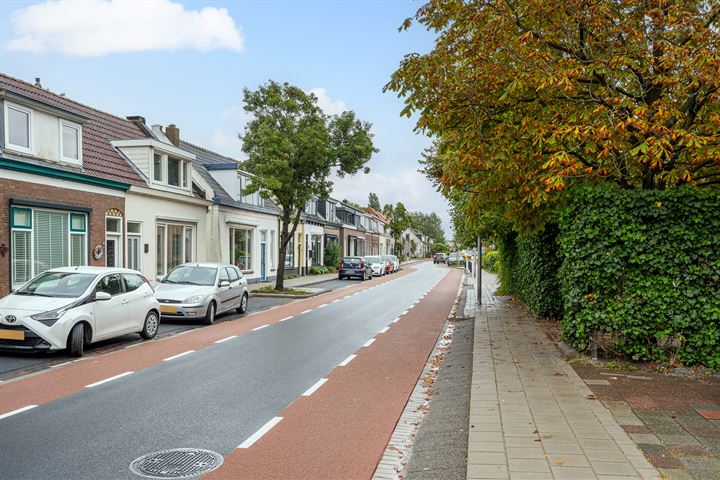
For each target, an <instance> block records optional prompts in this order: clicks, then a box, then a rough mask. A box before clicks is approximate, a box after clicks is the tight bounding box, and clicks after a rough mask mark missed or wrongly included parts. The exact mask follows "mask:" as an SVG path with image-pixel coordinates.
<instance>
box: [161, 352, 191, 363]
mask: <svg viewBox="0 0 720 480" xmlns="http://www.w3.org/2000/svg"><path fill="white" fill-rule="evenodd" d="M194 351H195V350H188V351H187V352H182V353H178V354H177V355H173V356H172V357H167V358H163V362H169V361H170V360H175V359H176V358H180V357H184V356H185V355H190V354H191V353H193V352H194Z"/></svg>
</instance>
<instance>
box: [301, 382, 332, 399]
mask: <svg viewBox="0 0 720 480" xmlns="http://www.w3.org/2000/svg"><path fill="white" fill-rule="evenodd" d="M327 380H328V379H327V378H321V379H320V380H318V381H317V382H315V385H313V386H312V387H310V388H308V389H307V390H305V393H303V394H302V396H303V397H309V396H310V395H312V394H313V393H315V391H316V390H317V389H318V388H320V387H322V386H323V384H324V383H325V382H327Z"/></svg>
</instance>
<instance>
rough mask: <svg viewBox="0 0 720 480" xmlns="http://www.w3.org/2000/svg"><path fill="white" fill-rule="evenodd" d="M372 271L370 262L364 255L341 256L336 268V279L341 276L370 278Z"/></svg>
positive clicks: (341, 277) (340, 278)
mask: <svg viewBox="0 0 720 480" xmlns="http://www.w3.org/2000/svg"><path fill="white" fill-rule="evenodd" d="M372 275H373V272H372V267H371V266H370V262H368V261H367V260H366V259H365V258H364V257H343V258H342V261H341V262H340V268H339V269H338V280H342V279H343V278H353V277H360V279H361V280H369V279H371V278H372Z"/></svg>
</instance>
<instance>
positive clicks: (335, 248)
mask: <svg viewBox="0 0 720 480" xmlns="http://www.w3.org/2000/svg"><path fill="white" fill-rule="evenodd" d="M323 260H324V262H323V263H324V264H325V266H326V267H329V268H337V266H338V265H340V245H338V243H337V242H328V244H327V245H325V255H324V258H323ZM326 273H327V272H326Z"/></svg>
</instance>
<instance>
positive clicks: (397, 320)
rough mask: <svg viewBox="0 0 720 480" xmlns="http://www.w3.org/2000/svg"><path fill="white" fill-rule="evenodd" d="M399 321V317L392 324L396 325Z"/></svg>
mask: <svg viewBox="0 0 720 480" xmlns="http://www.w3.org/2000/svg"><path fill="white" fill-rule="evenodd" d="M399 321H400V317H398V318H396V319H395V320H393V321H392V323H397V322H399Z"/></svg>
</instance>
